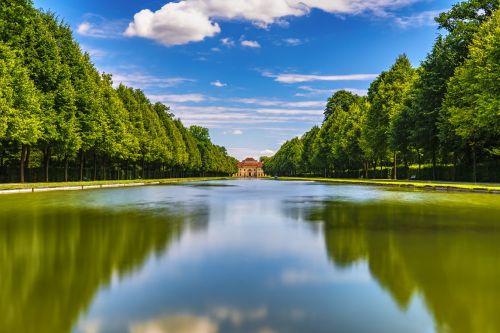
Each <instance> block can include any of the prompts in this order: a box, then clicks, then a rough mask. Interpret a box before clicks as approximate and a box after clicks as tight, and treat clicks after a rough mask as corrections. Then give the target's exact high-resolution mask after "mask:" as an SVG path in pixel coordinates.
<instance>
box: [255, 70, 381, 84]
mask: <svg viewBox="0 0 500 333" xmlns="http://www.w3.org/2000/svg"><path fill="white" fill-rule="evenodd" d="M262 75H263V76H266V77H272V78H274V80H275V81H277V82H280V83H304V82H312V81H368V80H373V79H375V78H376V77H377V76H378V74H348V75H312V74H293V73H284V74H272V73H269V72H264V73H263V74H262Z"/></svg>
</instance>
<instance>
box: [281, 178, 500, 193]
mask: <svg viewBox="0 0 500 333" xmlns="http://www.w3.org/2000/svg"><path fill="white" fill-rule="evenodd" d="M278 179H281V180H307V181H317V182H327V183H337V184H353V185H378V186H387V187H407V188H415V189H430V190H449V191H453V190H458V191H459V190H463V191H487V192H497V191H500V184H485V183H479V184H474V183H460V182H433V181H411V180H389V179H388V180H384V179H341V178H306V177H279V178H278Z"/></svg>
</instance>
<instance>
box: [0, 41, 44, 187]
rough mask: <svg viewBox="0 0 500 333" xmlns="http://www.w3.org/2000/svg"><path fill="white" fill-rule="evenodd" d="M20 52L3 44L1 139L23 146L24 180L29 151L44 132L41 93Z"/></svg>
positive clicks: (0, 52) (0, 63) (0, 64)
mask: <svg viewBox="0 0 500 333" xmlns="http://www.w3.org/2000/svg"><path fill="white" fill-rule="evenodd" d="M18 59H19V58H18V55H17V54H16V53H15V52H14V51H12V50H11V49H10V48H9V47H7V46H6V45H4V44H1V43H0V120H1V124H0V139H4V140H8V141H12V142H14V143H15V144H17V145H20V146H21V157H20V165H19V170H20V176H19V179H20V181H21V182H24V170H25V162H26V158H27V154H28V151H29V149H30V147H31V146H32V145H34V144H35V143H36V142H37V140H38V139H39V138H40V137H41V135H42V121H41V117H40V102H39V93H38V91H37V90H36V88H35V85H34V83H33V82H32V81H31V79H30V78H29V74H28V71H27V70H26V68H24V67H23V66H22V63H21V62H20V61H19V60H18Z"/></svg>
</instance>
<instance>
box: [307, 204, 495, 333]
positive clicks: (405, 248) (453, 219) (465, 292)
mask: <svg viewBox="0 0 500 333" xmlns="http://www.w3.org/2000/svg"><path fill="white" fill-rule="evenodd" d="M499 213H500V211H498V209H497V208H492V209H490V210H488V209H484V207H474V206H472V207H463V208H459V207H455V206H453V205H438V204H430V203H426V204H425V205H424V204H418V203H401V202H399V203H381V202H377V203H352V202H350V203H348V202H342V201H337V202H335V201H333V202H323V203H319V204H317V205H315V207H314V208H311V209H306V210H304V211H303V214H304V217H305V219H306V220H309V221H316V222H323V231H324V237H325V244H326V250H327V252H328V256H329V257H330V259H331V260H332V262H333V263H334V264H335V265H337V266H339V267H347V266H351V265H353V264H355V263H357V262H361V261H363V262H367V263H368V265H369V269H370V273H371V274H372V276H373V278H375V279H376V280H377V281H378V283H379V284H380V285H381V286H382V287H383V288H384V289H386V290H387V291H388V292H389V293H390V295H391V296H392V298H393V299H394V301H395V302H396V303H397V304H398V305H399V306H400V308H402V309H403V310H404V309H406V308H407V307H408V306H409V305H410V303H411V300H412V297H413V296H414V295H417V294H418V295H421V296H422V298H423V300H424V301H425V304H426V306H427V308H428V309H429V311H430V312H431V313H432V314H433V316H434V320H435V325H436V330H437V331H438V332H464V333H469V332H500V316H498V311H499V310H500V288H499V287H498V286H499V284H498V283H499V282H498V277H500V242H499V239H500V225H499V224H498V216H499Z"/></svg>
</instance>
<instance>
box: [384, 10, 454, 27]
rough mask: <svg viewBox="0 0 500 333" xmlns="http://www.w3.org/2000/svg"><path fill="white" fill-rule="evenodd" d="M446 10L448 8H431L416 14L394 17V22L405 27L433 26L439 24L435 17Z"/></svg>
mask: <svg viewBox="0 0 500 333" xmlns="http://www.w3.org/2000/svg"><path fill="white" fill-rule="evenodd" d="M444 11H446V9H443V10H431V11H426V12H422V13H418V14H415V15H410V16H402V17H396V18H395V19H394V22H395V23H396V25H398V26H400V27H401V28H404V29H407V28H413V27H422V26H432V25H436V24H437V23H436V21H434V18H435V17H437V16H438V15H439V13H442V12H444Z"/></svg>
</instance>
